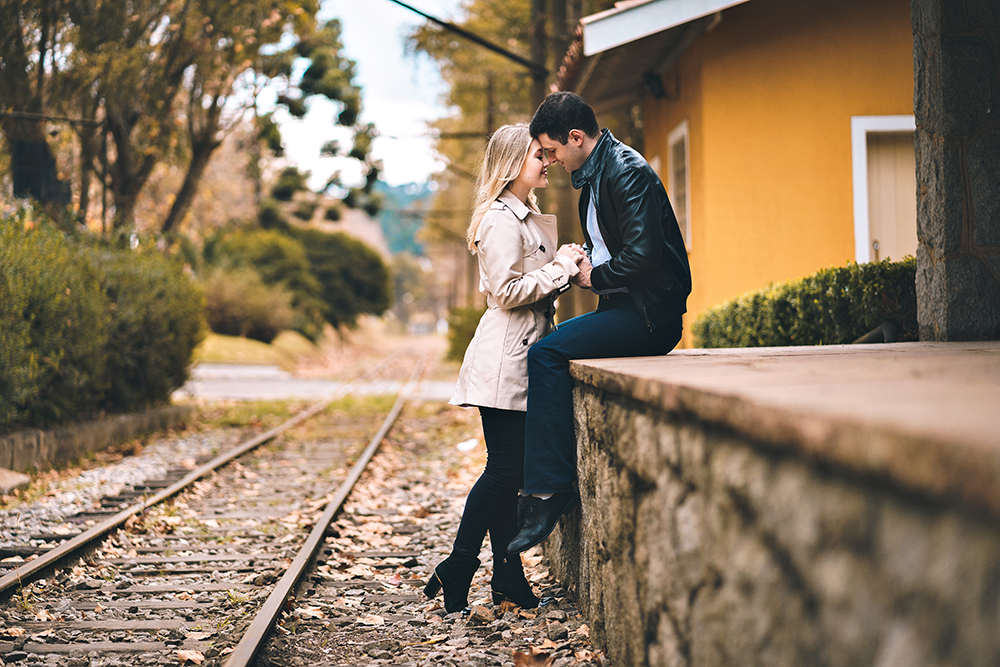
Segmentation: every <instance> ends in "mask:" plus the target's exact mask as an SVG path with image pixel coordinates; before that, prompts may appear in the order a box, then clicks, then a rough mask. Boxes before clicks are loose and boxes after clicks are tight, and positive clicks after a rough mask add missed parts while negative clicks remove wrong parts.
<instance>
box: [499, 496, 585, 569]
mask: <svg viewBox="0 0 1000 667" xmlns="http://www.w3.org/2000/svg"><path fill="white" fill-rule="evenodd" d="M576 501H577V496H576V494H575V493H572V492H567V493H553V494H552V497H551V498H549V499H548V500H542V499H541V498H535V497H534V496H531V497H530V498H529V500H527V501H526V502H525V503H524V508H523V511H522V514H521V517H522V521H523V523H522V525H521V529H520V530H519V531H518V533H517V535H515V536H514V539H513V540H511V541H510V544H508V545H507V553H509V554H519V553H521V552H522V551H527V550H528V549H530V548H531V547H533V546H535V545H536V544H538V543H539V542H541V541H542V540H544V539H545V538H546V537H548V536H549V533H551V532H552V529H553V528H555V527H556V522H557V521H558V520H559V516H560V515H561V514H563V512H568V511H569V510H571V509H573V508H574V507H575V506H576Z"/></svg>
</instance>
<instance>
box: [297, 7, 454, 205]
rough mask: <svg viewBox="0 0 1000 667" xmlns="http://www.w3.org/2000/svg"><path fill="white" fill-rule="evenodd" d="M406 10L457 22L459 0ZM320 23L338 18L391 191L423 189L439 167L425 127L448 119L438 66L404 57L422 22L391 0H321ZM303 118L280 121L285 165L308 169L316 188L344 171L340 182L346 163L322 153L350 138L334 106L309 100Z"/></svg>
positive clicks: (374, 149) (375, 152)
mask: <svg viewBox="0 0 1000 667" xmlns="http://www.w3.org/2000/svg"><path fill="white" fill-rule="evenodd" d="M406 2H407V4H408V5H411V6H413V7H416V8H417V9H419V10H421V11H423V12H426V13H427V14H430V15H431V16H435V17H438V18H440V19H443V20H453V19H456V18H458V17H459V16H460V14H459V10H460V7H459V0H406ZM320 18H321V20H324V21H325V20H328V19H331V18H338V19H340V23H341V27H342V30H343V32H342V35H341V39H342V41H343V43H344V54H345V55H346V56H347V57H348V58H350V59H351V60H354V61H355V63H356V64H357V66H356V69H355V83H357V84H358V85H360V86H361V99H362V105H363V110H362V114H361V122H372V123H375V127H376V128H377V130H378V133H379V135H380V136H379V137H378V138H377V139H376V140H375V142H374V143H373V145H372V155H373V157H374V158H375V159H379V160H382V162H383V172H382V180H383V181H385V182H386V183H388V184H390V185H402V184H404V183H422V182H424V181H426V180H427V179H428V177H429V176H430V175H431V174H432V173H434V172H437V171H440V170H441V169H443V168H444V164H443V163H441V162H439V161H438V160H437V159H436V158H435V156H434V151H433V149H432V147H431V140H430V138H428V137H426V136H422V135H426V134H427V122H429V121H432V120H434V119H436V118H440V117H442V116H445V115H447V114H448V113H449V111H448V109H446V108H445V107H444V106H443V105H442V104H441V97H442V95H443V93H444V92H445V85H444V83H443V81H442V80H441V77H440V75H439V74H438V70H437V66H436V65H435V64H434V62H433V61H432V60H430V59H429V58H427V57H426V56H424V55H420V56H417V55H414V54H406V53H405V48H406V35H407V34H408V33H409V32H410V31H411V30H412V29H413V28H414V27H416V26H418V25H421V24H422V23H423V22H424V18H423V17H421V16H419V15H418V14H415V13H413V12H411V11H409V10H407V9H404V8H403V7H400V6H399V5H397V4H395V3H394V2H391V1H390V0H323V4H322V9H321V11H320ZM311 104H312V106H311V107H310V110H309V113H308V114H307V116H306V117H305V118H304V119H302V120H295V119H291V118H288V117H287V116H286V119H285V120H284V122H282V121H281V120H280V119H279V123H280V125H281V135H282V139H283V141H284V144H285V153H286V156H287V159H288V161H289V162H291V163H293V164H295V165H296V166H298V167H299V169H301V170H309V171H310V172H312V177H311V179H310V181H309V184H310V186H312V187H314V188H318V187H321V186H322V185H323V184H324V183H325V182H326V179H327V178H328V177H329V176H330V174H331V173H333V172H334V171H336V170H337V169H338V168H341V169H342V171H343V176H344V180H345V181H348V182H349V181H350V180H351V178H352V177H357V174H356V173H353V174H352V171H351V169H350V165H349V163H346V162H345V161H343V160H337V159H335V158H321V157H320V156H319V149H320V147H321V146H322V145H323V144H324V143H326V142H327V141H329V140H330V139H333V138H338V137H340V138H341V145H346V146H348V147H349V146H350V139H349V136H350V135H349V133H346V132H345V131H344V130H342V129H339V128H336V127H335V126H334V124H333V121H334V120H335V118H336V112H337V106H336V105H334V104H332V103H330V102H327V101H313V102H312V103H311Z"/></svg>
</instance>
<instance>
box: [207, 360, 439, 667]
mask: <svg viewBox="0 0 1000 667" xmlns="http://www.w3.org/2000/svg"><path fill="white" fill-rule="evenodd" d="M428 356H429V355H424V357H423V358H421V359H420V360H419V361H418V362H417V365H416V367H415V368H414V369H413V374H412V375H411V376H410V379H409V382H407V384H406V386H405V387H404V388H403V389H402V391H400V392H399V396H398V398H397V399H396V402H395V404H393V406H392V410H390V411H389V414H388V416H386V418H385V421H383V422H382V427H381V428H379V430H378V433H376V434H375V436H374V437H373V438H372V439H371V442H369V443H368V447H367V448H366V449H365V451H364V452H362V454H361V456H360V457H359V458H358V460H357V461H356V462H355V464H354V467H353V468H351V472H350V473H349V474H348V475H347V479H345V480H344V482H343V483H342V484H341V485H340V487H339V488H338V489H337V491H336V493H335V494H334V496H333V499H332V500H331V501H330V502H329V503H328V504H327V506H326V508H325V509H324V510H323V514H321V515H320V517H319V519H317V521H316V524H315V525H314V526H313V529H312V531H311V532H310V533H309V537H308V538H306V541H305V543H303V545H302V549H301V550H300V551H299V553H298V555H297V556H296V557H295V559H294V560H293V561H292V564H291V565H290V566H289V567H288V569H287V570H286V571H285V574H284V575H282V577H281V579H280V580H278V583H277V585H276V586H275V587H274V590H273V591H271V594H270V595H269V596H268V598H267V600H265V601H264V604H263V605H261V608H260V611H258V612H257V616H256V617H255V618H254V620H253V622H252V623H251V624H250V626H249V627H248V628H247V630H246V632H245V633H244V634H243V637H242V638H241V639H240V641H239V643H238V644H237V645H236V648H235V649H233V652H232V653H230V654H229V658H228V659H227V660H226V662H225V665H224V667H248V666H249V665H251V664H253V660H254V658H255V657H256V656H257V652H258V651H259V650H260V648H261V647H262V646H263V645H264V642H265V641H267V638H268V636H269V635H270V633H271V629H272V628H273V627H274V625H275V623H276V621H277V620H278V616H279V615H280V614H281V611H282V609H284V608H285V603H286V601H287V600H288V596H289V595H291V594H292V591H293V590H294V589H295V586H296V585H297V584H298V583H299V580H300V579H301V578H302V575H303V574H304V573H305V571H306V568H308V567H309V565H310V563H312V560H313V558H314V557H315V555H316V552H317V551H319V549H320V547H322V546H323V540H324V537H325V536H326V529H327V526H329V525H330V523H331V522H332V521H333V518H334V516H336V514H337V512H338V511H339V510H340V507H341V506H342V505H343V504H344V501H345V500H347V496H348V495H350V493H351V490H352V489H353V488H354V485H355V484H356V483H357V481H358V479H359V478H360V477H361V473H363V472H364V470H365V468H366V467H367V466H368V463H369V462H370V461H371V459H372V457H373V456H374V455H375V452H376V451H377V450H378V448H379V445H381V444H382V441H383V440H384V439H385V436H386V435H387V434H388V433H389V429H391V428H392V426H393V424H395V423H396V419H397V418H398V417H399V413H400V412H401V411H402V410H403V405H404V404H405V403H406V401H407V400H408V399H409V398H410V396H411V395H412V394H413V391H414V390H415V389H416V386H417V383H418V382H419V381H420V376H421V375H422V374H423V372H424V367H425V366H426V365H427V360H428Z"/></svg>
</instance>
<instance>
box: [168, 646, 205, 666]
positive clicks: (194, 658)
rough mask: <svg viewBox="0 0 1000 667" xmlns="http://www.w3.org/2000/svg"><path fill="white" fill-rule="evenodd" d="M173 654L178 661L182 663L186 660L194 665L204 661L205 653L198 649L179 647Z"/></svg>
mask: <svg viewBox="0 0 1000 667" xmlns="http://www.w3.org/2000/svg"><path fill="white" fill-rule="evenodd" d="M174 655H176V656H177V659H178V660H179V661H180V663H181V664H182V665H183V664H186V663H188V662H193V663H194V664H196V665H200V664H201V663H203V662H205V655H204V654H203V653H201V652H199V651H191V650H188V649H180V650H178V651H177V652H176V653H175V654H174Z"/></svg>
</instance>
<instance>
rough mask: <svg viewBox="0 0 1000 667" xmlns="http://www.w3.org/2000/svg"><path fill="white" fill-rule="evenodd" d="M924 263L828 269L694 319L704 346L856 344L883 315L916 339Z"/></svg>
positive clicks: (883, 319) (903, 333) (699, 341)
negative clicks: (918, 282)
mask: <svg viewBox="0 0 1000 667" xmlns="http://www.w3.org/2000/svg"><path fill="white" fill-rule="evenodd" d="M916 268H917V262H916V260H915V259H914V258H913V257H908V258H906V259H904V260H903V261H901V262H892V261H889V260H885V261H881V262H869V263H867V264H854V263H852V264H849V265H847V266H844V267H834V268H829V269H823V270H822V271H820V272H818V273H815V274H813V275H811V276H807V277H805V278H801V279H799V280H792V281H789V282H785V283H779V284H776V285H769V286H768V287H765V288H764V289H761V290H756V291H753V292H747V293H746V294H743V295H742V296H739V297H737V298H735V299H733V300H731V301H727V302H726V303H722V304H720V305H718V306H715V307H714V308H710V309H709V310H706V311H705V312H703V313H702V314H701V315H700V316H699V317H698V319H697V320H695V323H694V327H693V329H694V336H695V344H696V345H697V346H699V347H762V346H779V345H833V344H843V343H852V342H854V341H856V340H857V339H858V338H860V337H861V336H863V335H865V334H866V333H868V332H869V331H871V330H873V329H875V328H877V327H879V326H880V325H882V324H883V322H892V323H893V324H895V325H896V326H897V327H898V330H899V340H916V339H917V337H918V335H917V294H916Z"/></svg>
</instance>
